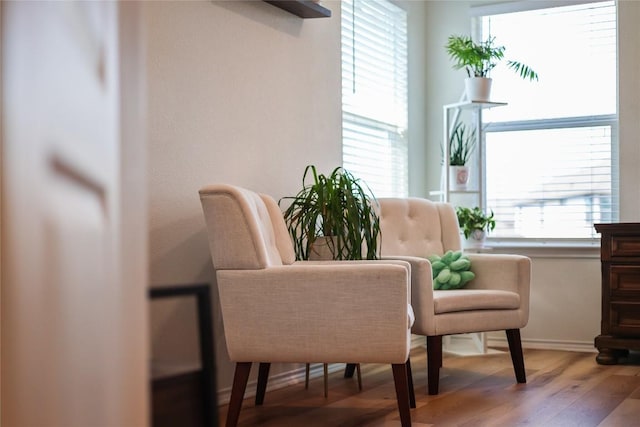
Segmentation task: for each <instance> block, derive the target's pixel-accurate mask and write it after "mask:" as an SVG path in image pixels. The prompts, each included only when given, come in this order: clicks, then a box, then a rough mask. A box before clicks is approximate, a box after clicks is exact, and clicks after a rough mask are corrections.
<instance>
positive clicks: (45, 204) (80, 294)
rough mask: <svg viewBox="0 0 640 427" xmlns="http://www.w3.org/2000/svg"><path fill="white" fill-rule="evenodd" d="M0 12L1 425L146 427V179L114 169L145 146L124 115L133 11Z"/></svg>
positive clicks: (22, 5) (27, 8)
mask: <svg viewBox="0 0 640 427" xmlns="http://www.w3.org/2000/svg"><path fill="white" fill-rule="evenodd" d="M1 7H2V9H1V11H2V27H1V28H2V109H3V111H2V119H3V121H2V169H1V175H2V217H1V219H2V269H3V271H2V278H3V280H2V294H1V297H2V299H1V315H2V324H1V327H2V348H1V351H2V359H1V363H2V365H1V367H2V370H1V382H2V384H1V385H2V418H1V424H2V426H6V427H13V426H16V427H23V426H64V427H72V426H81V427H88V426H91V427H95V426H122V427H125V426H132V427H134V426H135V427H137V426H145V425H147V424H148V409H147V407H148V397H147V384H148V375H147V360H146V359H147V338H146V336H147V324H146V314H147V313H146V310H147V308H146V307H147V305H146V297H145V293H146V286H145V283H144V282H145V280H146V276H145V273H144V271H145V270H146V265H145V264H144V261H145V259H144V258H145V252H144V251H145V249H144V248H145V247H146V243H144V241H145V239H146V234H147V233H146V228H145V227H137V226H139V225H140V224H144V220H142V222H141V221H140V218H144V217H145V212H144V205H143V204H142V205H140V204H139V205H137V206H136V203H135V201H134V200H135V198H134V196H133V195H134V194H135V196H142V195H143V194H144V182H143V181H144V177H141V178H137V179H136V177H137V176H139V174H137V173H133V172H131V168H130V166H129V164H128V162H129V161H130V160H124V158H125V155H127V154H131V153H133V155H136V153H138V154H139V153H140V152H143V151H144V150H143V148H144V143H143V140H142V139H137V138H132V137H131V136H132V135H133V134H135V132H136V126H137V127H138V128H139V127H140V126H141V125H140V124H139V122H136V121H135V120H133V119H132V118H131V117H130V116H129V115H125V114H123V110H128V109H129V108H131V107H130V104H127V103H126V101H127V100H128V99H129V100H131V101H132V102H133V105H136V102H139V101H138V100H137V99H136V98H135V88H136V83H137V80H136V79H137V78H139V70H138V69H137V68H136V64H137V62H136V61H137V59H136V58H135V57H134V54H135V49H132V48H131V47H124V46H127V44H128V43H132V44H133V46H136V45H137V43H138V42H139V39H138V37H137V36H136V31H137V27H136V26H137V20H136V19H135V17H136V16H137V14H138V9H137V7H136V6H135V5H123V4H119V3H118V2H66V1H65V2H18V1H16V2H2V5H1ZM138 53H139V52H138ZM124 70H126V71H127V72H128V73H129V74H130V75H131V76H134V77H124V78H123V76H125V74H126V73H124ZM136 76H137V77H136ZM123 85H124V86H123ZM125 86H126V87H127V90H128V91H124V90H123V87H125ZM132 89H134V90H133V93H132V92H131V90H132ZM125 104H126V105H127V107H126V108H125V107H122V106H123V105H125ZM140 119H141V118H137V119H136V120H140ZM136 172H137V171H136ZM141 181H142V182H141ZM138 190H142V194H136V193H135V192H136V191H138ZM132 224H135V225H137V226H136V227H134V226H132ZM125 232H126V233H127V234H128V235H126V236H125V235H124V234H125ZM125 239H126V240H125ZM131 260H137V261H140V262H139V263H138V265H134V264H132V263H131Z"/></svg>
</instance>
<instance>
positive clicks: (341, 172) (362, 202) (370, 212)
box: [280, 165, 380, 260]
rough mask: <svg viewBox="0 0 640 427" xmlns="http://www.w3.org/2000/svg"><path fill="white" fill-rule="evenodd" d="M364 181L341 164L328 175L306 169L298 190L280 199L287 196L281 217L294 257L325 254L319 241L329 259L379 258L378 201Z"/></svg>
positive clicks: (313, 256)
mask: <svg viewBox="0 0 640 427" xmlns="http://www.w3.org/2000/svg"><path fill="white" fill-rule="evenodd" d="M308 178H309V179H308ZM307 181H309V182H307ZM363 185H364V187H366V184H363ZM363 185H361V181H360V180H359V179H357V178H356V177H354V176H353V175H352V174H351V173H350V172H348V171H347V170H345V169H343V168H342V167H337V168H335V169H334V170H333V171H332V172H331V174H330V175H329V176H326V175H323V174H318V172H317V170H316V167H315V166H313V165H308V166H307V167H306V168H305V170H304V174H303V176H302V190H300V192H298V194H296V195H295V196H292V197H283V198H282V199H281V200H280V202H282V201H283V200H291V204H290V205H289V207H288V208H287V209H286V210H285V212H284V218H285V221H286V223H287V228H288V229H289V233H290V235H291V238H292V239H293V245H294V248H295V251H296V258H297V259H309V258H312V259H314V258H315V259H319V258H320V259H324V258H327V256H326V255H325V256H323V255H322V253H321V250H320V249H319V245H322V244H324V245H326V247H327V249H328V251H329V256H328V257H329V258H332V259H342V260H357V259H376V258H377V254H376V251H377V248H378V237H379V234H380V219H379V217H378V214H377V212H376V207H377V200H376V199H375V197H374V196H373V194H372V193H371V190H369V189H368V187H366V188H367V191H365V190H364V188H363ZM320 242H322V243H320Z"/></svg>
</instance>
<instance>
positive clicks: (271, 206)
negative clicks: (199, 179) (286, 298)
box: [200, 184, 295, 270]
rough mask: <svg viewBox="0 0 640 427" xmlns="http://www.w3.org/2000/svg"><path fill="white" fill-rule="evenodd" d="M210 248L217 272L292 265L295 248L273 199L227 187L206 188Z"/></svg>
mask: <svg viewBox="0 0 640 427" xmlns="http://www.w3.org/2000/svg"><path fill="white" fill-rule="evenodd" d="M200 201H201V203H202V209H203V211H204V217H205V222H206V225H207V234H208V237H209V247H210V249H211V256H212V259H213V265H214V268H215V269H216V270H228V269H262V268H266V267H271V266H276V265H283V264H291V263H293V261H294V260H295V254H294V251H293V245H292V243H291V240H290V239H289V235H288V233H287V227H286V225H285V222H284V218H283V216H282V212H281V211H280V209H279V207H278V204H277V203H276V201H275V200H273V198H271V197H269V196H266V195H260V194H257V193H254V192H252V191H249V190H246V189H243V188H240V187H235V186H232V185H226V184H216V185H209V186H206V187H203V188H202V189H201V190H200Z"/></svg>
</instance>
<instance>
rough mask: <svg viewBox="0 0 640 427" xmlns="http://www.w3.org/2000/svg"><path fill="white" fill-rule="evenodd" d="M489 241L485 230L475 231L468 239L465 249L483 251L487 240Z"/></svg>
mask: <svg viewBox="0 0 640 427" xmlns="http://www.w3.org/2000/svg"><path fill="white" fill-rule="evenodd" d="M486 239H487V232H486V231H484V230H473V231H472V232H471V235H470V236H469V238H468V239H466V240H465V241H464V243H465V248H468V249H481V248H483V247H484V243H485V240H486Z"/></svg>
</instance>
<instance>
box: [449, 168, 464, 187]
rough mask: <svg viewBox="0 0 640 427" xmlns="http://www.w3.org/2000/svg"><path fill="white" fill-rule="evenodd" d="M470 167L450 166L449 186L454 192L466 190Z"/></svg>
mask: <svg viewBox="0 0 640 427" xmlns="http://www.w3.org/2000/svg"><path fill="white" fill-rule="evenodd" d="M468 183H469V166H449V186H450V188H451V189H452V190H466V189H467V184H468Z"/></svg>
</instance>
